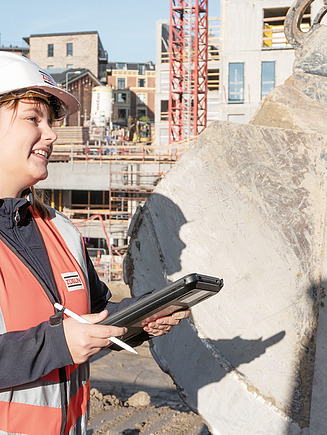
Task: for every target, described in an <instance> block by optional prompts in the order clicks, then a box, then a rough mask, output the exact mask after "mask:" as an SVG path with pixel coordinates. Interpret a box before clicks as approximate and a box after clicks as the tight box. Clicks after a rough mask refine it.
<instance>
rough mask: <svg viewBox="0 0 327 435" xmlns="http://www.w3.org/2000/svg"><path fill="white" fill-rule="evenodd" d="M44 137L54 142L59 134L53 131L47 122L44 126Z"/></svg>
mask: <svg viewBox="0 0 327 435" xmlns="http://www.w3.org/2000/svg"><path fill="white" fill-rule="evenodd" d="M43 137H44V139H46V140H47V141H49V142H50V141H51V143H53V142H54V141H55V140H57V137H58V136H57V134H56V133H55V132H54V131H53V129H52V127H51V126H50V125H49V124H46V125H45V127H44V132H43Z"/></svg>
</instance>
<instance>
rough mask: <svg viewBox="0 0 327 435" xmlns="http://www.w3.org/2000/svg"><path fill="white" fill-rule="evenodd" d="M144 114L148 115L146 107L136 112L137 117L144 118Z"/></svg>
mask: <svg viewBox="0 0 327 435" xmlns="http://www.w3.org/2000/svg"><path fill="white" fill-rule="evenodd" d="M142 116H146V109H137V113H136V117H137V119H140V118H142Z"/></svg>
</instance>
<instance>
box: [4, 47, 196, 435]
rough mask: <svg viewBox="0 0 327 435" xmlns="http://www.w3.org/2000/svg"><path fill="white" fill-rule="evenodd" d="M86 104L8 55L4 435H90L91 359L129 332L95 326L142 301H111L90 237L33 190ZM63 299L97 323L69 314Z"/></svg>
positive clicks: (155, 329) (160, 327)
mask: <svg viewBox="0 0 327 435" xmlns="http://www.w3.org/2000/svg"><path fill="white" fill-rule="evenodd" d="M78 107H79V103H78V102H77V100H76V99H75V98H74V97H73V96H72V95H71V94H69V93H68V92H66V91H65V90H63V89H60V88H59V87H58V86H57V84H56V83H55V81H54V80H53V79H52V77H51V76H49V75H48V74H47V73H46V72H45V71H42V69H41V68H39V67H38V66H37V65H36V64H35V63H33V62H31V61H30V60H29V59H27V58H25V57H22V56H19V55H16V54H13V53H7V52H0V258H1V261H0V373H1V376H0V433H1V434H14V433H15V434H18V433H19V434H29V435H45V434H46V435H61V434H71V435H74V434H76V435H77V434H86V430H87V418H88V413H87V409H88V401H89V365H88V360H89V358H90V357H91V356H92V355H94V354H96V353H98V352H100V351H101V350H102V349H104V348H106V347H108V346H109V345H111V341H110V339H108V337H120V336H122V335H123V334H124V333H125V332H126V329H125V328H118V327H114V326H106V325H96V324H95V323H97V322H100V321H102V320H103V319H105V317H106V316H107V314H108V311H109V313H114V312H116V311H118V310H119V309H121V308H122V307H125V306H127V305H128V304H130V303H133V302H134V301H135V299H133V298H130V299H124V300H123V301H122V302H121V303H119V304H113V303H110V302H108V300H109V298H110V296H111V294H110V291H109V290H108V288H107V286H106V285H105V284H104V283H102V282H101V281H100V280H99V278H98V276H97V274H96V272H95V270H94V268H93V265H92V263H91V261H90V259H89V257H88V255H87V252H86V249H85V247H84V244H83V239H82V238H81V235H80V234H79V232H78V231H77V230H76V228H75V227H74V225H73V224H72V223H71V222H70V221H69V220H68V219H67V218H66V217H65V216H64V215H62V214H61V213H59V212H57V211H56V210H54V209H51V208H49V207H47V206H45V205H44V204H43V203H42V202H41V200H40V199H39V198H38V196H37V195H36V193H35V190H34V188H33V186H34V185H35V184H36V183H37V182H38V181H40V180H43V179H45V178H46V177H47V174H48V172H47V165H48V162H49V158H50V155H51V152H52V146H53V142H54V141H55V140H56V134H55V133H54V131H53V130H52V128H51V124H52V121H53V120H58V119H62V118H63V117H65V116H66V115H68V114H72V113H74V112H76V111H77V110H78ZM55 303H59V304H63V305H65V306H66V307H67V308H69V309H70V310H71V311H73V312H75V313H77V314H79V315H82V316H83V317H84V319H86V320H88V321H89V322H91V324H84V323H79V322H78V321H76V320H75V319H73V318H66V316H64V315H63V314H62V312H61V311H57V310H56V309H55V308H54V304H55ZM91 313H93V314H91ZM189 315H190V312H189V311H188V310H186V311H185V317H189ZM178 322H179V320H177V319H175V318H174V317H173V316H168V317H163V318H161V319H158V320H156V321H154V322H151V323H149V324H148V325H147V326H145V327H144V332H143V334H142V335H145V336H146V337H147V338H149V335H154V336H160V335H163V334H166V333H167V332H168V331H169V330H170V329H171V328H172V327H173V326H174V325H177V324H178ZM142 340H144V337H139V343H140V342H142ZM139 343H138V344H139ZM134 344H135V343H134Z"/></svg>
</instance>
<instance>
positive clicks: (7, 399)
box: [0, 214, 90, 435]
mask: <svg viewBox="0 0 327 435" xmlns="http://www.w3.org/2000/svg"><path fill="white" fill-rule="evenodd" d="M35 221H36V223H37V225H38V228H39V230H40V232H41V234H42V237H43V240H44V243H45V246H46V248H47V252H48V255H49V259H50V263H51V266H52V269H53V272H54V277H55V281H56V284H57V287H58V291H59V294H60V297H61V302H62V304H63V305H65V306H67V307H68V308H70V309H71V310H73V311H75V312H77V313H78V314H85V313H88V312H89V291H88V279H87V266H86V260H85V252H84V248H83V244H82V239H81V236H80V234H79V232H78V231H77V230H76V228H75V227H72V224H71V223H70V221H68V220H67V219H66V218H63V217H62V216H61V215H59V214H56V217H55V218H54V219H53V221H55V222H53V221H52V220H49V219H48V220H46V221H43V220H42V219H41V218H39V217H37V216H36V217H35ZM59 229H60V231H61V232H59ZM67 234H69V236H68V237H66V236H67ZM68 246H69V247H68ZM72 253H73V255H72ZM0 255H1V274H0V275H1V276H0V328H1V330H0V332H1V333H3V332H7V331H8V332H9V331H18V330H25V329H29V328H31V327H33V326H36V325H38V324H39V323H41V322H43V321H46V320H48V319H49V317H50V316H51V315H53V313H54V308H53V306H52V303H51V302H50V300H49V298H48V296H47V295H46V292H45V290H44V289H43V288H42V286H41V284H40V283H39V282H38V281H37V279H36V278H35V277H34V276H33V274H32V273H31V272H30V270H29V269H28V268H27V267H26V266H25V265H24V264H23V263H22V261H20V260H19V259H18V258H17V256H16V255H15V254H14V253H13V252H12V251H11V250H10V249H9V248H8V247H7V246H6V245H5V244H4V243H3V242H1V241H0ZM22 282H23V283H24V286H22ZM17 300H19V301H20V303H19V304H17ZM31 301H32V302H31ZM13 367H14V362H13ZM65 369H66V377H67V380H66V382H65V383H64V384H63V383H62V382H60V380H59V371H58V370H53V371H52V372H51V373H49V374H48V375H47V376H44V377H43V378H41V379H38V380H37V381H35V382H31V383H28V384H25V385H23V386H18V387H14V388H9V389H6V390H0V433H1V431H2V432H3V433H8V434H9V433H10V434H16V433H17V434H29V435H44V434H45V433H46V434H47V435H48V434H49V435H58V434H60V433H61V429H62V425H65V426H66V428H65V433H71V434H72V435H73V434H74V433H76V434H77V433H81V429H82V427H84V426H85V424H84V423H85V422H86V420H87V408H88V400H89V389H90V387H89V365H88V363H84V364H81V365H80V366H77V365H72V366H67V367H66V368H65ZM61 385H63V386H64V388H65V390H66V394H67V402H68V403H67V404H66V405H68V406H67V422H62V407H63V406H65V404H64V403H63V402H62V391H61V388H62V387H61ZM83 416H85V417H83ZM85 427H86V426H85Z"/></svg>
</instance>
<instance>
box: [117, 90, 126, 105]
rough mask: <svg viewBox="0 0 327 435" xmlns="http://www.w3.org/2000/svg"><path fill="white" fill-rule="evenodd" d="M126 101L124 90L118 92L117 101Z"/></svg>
mask: <svg viewBox="0 0 327 435" xmlns="http://www.w3.org/2000/svg"><path fill="white" fill-rule="evenodd" d="M126 102H127V94H126V93H125V92H118V94H117V103H126Z"/></svg>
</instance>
